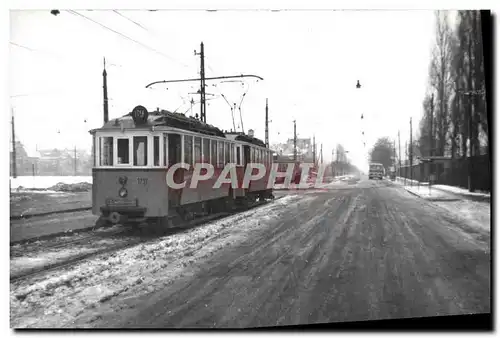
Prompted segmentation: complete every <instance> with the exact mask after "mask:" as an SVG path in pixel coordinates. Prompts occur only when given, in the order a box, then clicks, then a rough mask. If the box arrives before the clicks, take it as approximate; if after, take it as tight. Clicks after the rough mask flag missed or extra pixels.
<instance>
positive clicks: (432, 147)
mask: <svg viewBox="0 0 500 338" xmlns="http://www.w3.org/2000/svg"><path fill="white" fill-rule="evenodd" d="M433 120H434V93H432V96H431V116H430V119H429V124H430V126H429V157H431V156H432V155H433V149H434V144H433V143H434V137H433V136H434V134H433V131H432V128H433V124H434V121H433ZM433 173H434V166H433V165H432V162H429V187H430V184H431V182H430V175H432V174H433Z"/></svg>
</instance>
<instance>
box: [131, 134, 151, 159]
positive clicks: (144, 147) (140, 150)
mask: <svg viewBox="0 0 500 338" xmlns="http://www.w3.org/2000/svg"><path fill="white" fill-rule="evenodd" d="M134 165H136V166H146V165H148V137H147V136H134Z"/></svg>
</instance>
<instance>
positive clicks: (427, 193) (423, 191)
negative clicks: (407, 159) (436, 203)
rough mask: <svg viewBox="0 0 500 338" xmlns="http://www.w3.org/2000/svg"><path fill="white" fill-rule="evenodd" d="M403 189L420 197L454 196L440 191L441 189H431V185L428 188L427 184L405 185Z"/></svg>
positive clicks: (449, 197) (451, 197)
mask: <svg viewBox="0 0 500 338" xmlns="http://www.w3.org/2000/svg"><path fill="white" fill-rule="evenodd" d="M405 189H406V190H408V191H410V192H412V193H414V194H416V195H419V196H420V197H423V198H438V199H453V198H454V197H453V196H450V194H449V193H447V192H444V191H441V190H437V189H433V187H431V189H430V190H429V186H420V187H419V186H415V185H414V186H405Z"/></svg>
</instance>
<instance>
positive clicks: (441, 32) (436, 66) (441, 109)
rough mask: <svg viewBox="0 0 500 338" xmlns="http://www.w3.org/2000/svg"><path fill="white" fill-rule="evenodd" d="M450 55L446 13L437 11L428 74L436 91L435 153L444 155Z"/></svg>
mask: <svg viewBox="0 0 500 338" xmlns="http://www.w3.org/2000/svg"><path fill="white" fill-rule="evenodd" d="M452 56H453V54H452V30H451V28H450V26H449V24H448V13H447V12H446V11H438V12H436V44H435V45H434V47H433V50H432V60H431V64H430V74H429V75H430V76H429V80H430V84H431V87H432V88H433V89H434V90H435V91H436V92H437V100H436V106H435V109H434V111H435V122H436V124H435V130H436V133H435V134H436V138H437V140H436V144H435V147H434V148H435V154H436V155H444V152H445V148H446V144H447V136H448V131H449V126H450V116H449V113H448V107H449V103H448V101H449V98H450V96H451V95H450V91H451V89H452V85H453V81H452V77H451V72H450V69H451V61H452Z"/></svg>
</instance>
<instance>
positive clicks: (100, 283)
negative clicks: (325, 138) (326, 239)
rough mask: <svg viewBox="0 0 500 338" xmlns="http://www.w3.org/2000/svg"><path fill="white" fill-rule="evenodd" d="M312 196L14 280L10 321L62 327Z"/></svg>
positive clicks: (174, 274)
mask: <svg viewBox="0 0 500 338" xmlns="http://www.w3.org/2000/svg"><path fill="white" fill-rule="evenodd" d="M312 199H313V198H304V197H299V196H297V195H291V196H285V197H283V198H281V199H279V200H276V201H274V202H273V203H270V204H269V205H266V206H263V207H260V208H256V209H253V210H249V211H247V212H244V213H241V214H238V215H234V216H231V217H228V218H225V219H222V220H219V221H216V222H212V223H209V224H207V225H205V226H201V227H197V228H194V229H190V230H187V231H186V232H184V233H179V234H176V235H171V236H167V237H164V238H161V239H158V240H155V241H153V242H149V243H147V244H141V245H138V246H135V247H133V248H129V249H126V250H123V251H119V252H114V253H111V254H108V255H103V256H102V257H96V258H95V259H93V260H88V261H84V262H81V263H79V264H77V265H75V266H72V267H70V268H66V269H65V270H64V271H54V272H48V273H47V274H46V275H45V276H38V277H34V278H33V279H29V280H25V281H19V282H17V283H13V284H11V292H10V298H11V327H16V328H21V327H61V326H62V325H64V323H71V322H72V321H73V320H74V318H75V317H77V316H78V315H80V314H81V313H83V312H84V311H86V313H88V312H92V311H93V309H94V308H96V307H97V306H98V305H99V304H100V303H103V302H106V301H108V300H110V299H111V298H113V297H116V296H117V295H120V294H123V293H127V294H131V295H134V296H137V295H140V294H145V293H150V292H153V291H155V290H158V289H160V288H164V287H165V286H167V285H169V284H171V283H172V282H173V280H174V279H175V278H178V277H182V276H183V275H184V274H186V273H189V268H190V266H191V265H192V264H193V263H195V262H196V260H199V259H202V258H205V257H209V256H211V255H213V254H214V253H215V252H217V251H218V250H221V249H223V248H225V247H227V246H229V245H234V243H238V242H239V241H241V240H244V239H245V236H251V231H252V230H256V229H262V228H263V227H264V226H272V224H273V222H277V221H279V220H280V219H281V218H282V217H285V216H286V215H290V214H291V213H292V211H291V210H296V208H297V207H298V206H297V203H308V202H307V201H308V200H312ZM304 201H305V202H304ZM290 208H291V209H290ZM70 325H71V324H70Z"/></svg>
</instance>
